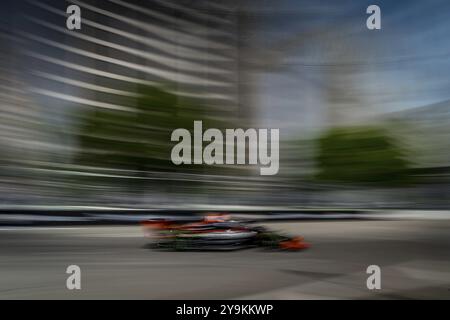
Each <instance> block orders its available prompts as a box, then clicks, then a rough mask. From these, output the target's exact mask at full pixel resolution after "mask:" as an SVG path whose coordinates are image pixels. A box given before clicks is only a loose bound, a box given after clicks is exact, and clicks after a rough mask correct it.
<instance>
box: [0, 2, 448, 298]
mask: <svg viewBox="0 0 450 320" xmlns="http://www.w3.org/2000/svg"><path fill="white" fill-rule="evenodd" d="M69 4H72V5H77V6H79V7H80V10H81V29H79V30H78V29H75V30H69V29H68V27H67V24H66V19H67V17H68V15H67V13H66V9H67V6H68V5H69ZM372 4H374V3H372V1H371V0H370V1H369V0H358V1H356V0H355V1H352V0H344V1H335V0H315V1H313V0H308V1H307V0H279V1H270V0H226V1H225V0H223V1H222V0H195V1H193V0H147V1H138V0H130V1H125V0H109V1H107V0H80V1H78V0H76V1H70V2H66V1H53V0H41V1H38V0H3V1H0V112H1V117H0V243H1V244H2V245H1V247H0V272H1V274H0V298H18V297H23V298H39V297H41V298H47V297H48V298H50V297H51V298H54V297H56V298H57V297H67V298H73V297H75V298H78V297H89V298H102V297H111V298H116V297H127V298H128V297H138V298H152V297H155V298H156V297H157V298H173V297H176V298H182V297H191V298H195V297H203V298H207V297H210V298H213V297H220V298H221V297H225V298H242V297H256V298H267V297H270V298H303V297H305V298H311V297H320V298H328V297H345V298H365V297H371V298H372V297H380V298H403V297H406V298H428V297H437V298H448V294H449V292H450V291H448V288H449V287H450V286H449V285H448V279H449V274H448V270H449V263H450V258H449V252H450V251H449V250H448V249H449V248H448V244H449V243H450V242H449V241H448V240H449V238H448V237H449V235H448V231H447V230H446V228H447V229H448V223H449V221H450V211H449V206H450V90H449V88H450V77H449V71H450V60H449V59H448V56H449V53H450V41H448V35H449V34H450V2H449V1H448V0H429V1H419V0H411V1H408V2H407V3H406V2H403V1H388V0H378V1H377V2H376V4H377V5H378V6H379V7H380V10H381V29H379V30H369V29H368V28H367V26H366V19H367V18H368V14H367V13H366V9H367V7H368V6H369V5H372ZM194 121H201V123H202V126H203V130H204V131H206V130H207V129H208V128H216V129H218V131H220V132H225V130H226V129H227V128H228V129H242V130H245V129H248V128H254V129H255V130H260V129H265V130H271V129H279V155H280V157H279V170H278V172H277V174H275V175H272V176H261V175H260V174H259V168H258V167H257V166H252V165H247V164H242V165H241V164H237V161H230V163H232V164H214V165H207V164H186V165H179V166H177V165H175V164H174V163H173V162H172V161H171V150H172V148H173V147H174V145H175V144H176V142H175V141H173V142H172V141H171V134H172V132H173V131H174V130H175V129H178V128H184V129H187V130H189V132H190V133H191V136H192V133H193V123H194ZM241 140H244V141H243V142H244V144H242V141H241V142H240V143H236V145H237V146H236V148H238V147H242V146H243V145H244V146H245V139H241ZM199 141H200V142H201V139H200V140H199ZM200 144H201V143H200ZM205 146H206V142H205V143H203V145H201V146H198V145H197V147H200V148H196V150H199V149H202V148H204V147H205ZM194 147H195V146H194ZM241 150H245V154H246V156H249V155H250V152H249V150H248V149H247V148H245V147H242V149H241ZM235 154H236V153H235ZM242 154H243V153H242ZM243 162H244V163H248V162H249V161H243ZM209 211H219V212H227V213H230V214H232V215H233V216H234V217H237V216H239V218H242V219H247V220H250V219H254V220H255V221H256V220H257V222H258V223H269V224H270V225H269V227H268V229H270V230H275V231H274V232H277V231H278V229H279V231H280V232H281V234H284V232H287V233H288V234H290V235H292V236H293V237H294V236H297V235H301V236H304V237H305V240H306V241H307V242H308V243H311V248H309V249H308V250H307V251H304V252H295V253H292V252H289V253H286V252H283V253H280V252H278V251H270V252H266V251H261V250H258V249H249V250H247V251H246V253H245V254H243V253H242V252H243V251H233V252H227V253H223V254H219V253H217V252H195V253H193V252H172V251H168V252H160V251H154V250H151V249H149V248H148V247H147V246H146V243H145V240H144V238H143V237H142V234H141V233H140V230H139V227H138V226H137V224H138V222H141V221H142V220H146V219H151V218H152V217H150V215H154V216H153V218H154V219H162V218H161V217H163V218H164V219H170V218H172V219H186V220H189V219H194V218H198V214H203V213H204V212H209ZM250 214H251V215H250ZM180 217H181V218H180ZM319 219H320V221H318V220H319ZM351 219H353V220H351ZM305 220H308V222H306V221H305ZM310 220H315V221H314V222H311V221H310ZM344 220H345V221H344ZM350 220H351V221H350ZM355 220H357V221H355ZM269 221H271V222H269ZM273 221H276V223H275V222H273ZM288 221H290V222H288ZM300 221H304V224H303V223H302V222H300ZM120 223H122V224H123V225H122V226H117V224H120ZM107 224H116V226H114V227H113V226H111V225H107ZM125 224H126V226H125ZM69 225H70V227H73V228H74V229H70V228H68V227H69ZM60 228H63V229H60ZM66 228H68V229H66ZM128 235H129V236H128ZM252 235H253V234H252ZM295 239H296V240H295ZM298 239H300V238H299V237H298V238H292V239H291V240H290V241H291V242H289V243H288V244H287V245H286V244H284V245H283V246H282V247H284V248H285V247H286V246H287V247H289V246H290V245H291V246H292V244H293V243H294V244H297V245H299V242H301V241H299V240H298ZM252 241H253V238H252ZM296 241H297V242H296ZM250 242H251V241H250ZM258 243H259V242H258ZM253 244H255V242H252V245H253ZM192 257H194V259H193V258H192ZM69 264H79V265H80V266H81V269H82V270H83V272H84V274H85V275H86V278H87V281H88V283H89V284H87V283H86V286H85V287H83V288H85V291H82V293H80V294H79V295H78V296H74V295H70V294H71V293H69V292H65V291H64V292H61V291H62V290H63V289H61V283H64V281H65V280H64V278H62V277H64V276H65V274H64V272H62V273H61V272H60V270H65V267H67V265H69ZM370 264H376V265H379V266H380V267H381V269H382V272H383V275H384V276H386V277H387V278H386V279H385V280H383V286H384V287H385V288H386V290H387V291H386V292H383V293H381V294H380V295H378V296H376V293H374V292H369V291H367V288H365V287H360V286H363V285H364V283H365V282H364V281H365V280H364V279H365V278H364V277H365V276H366V274H365V273H364V272H365V270H366V269H365V268H367V266H368V265H370ZM217 274H220V276H219V277H217V276H216V275H217ZM58 277H60V278H58ZM168 279H171V282H170V284H168V281H167V280H168ZM204 280H205V281H204ZM363 280H364V281H363ZM216 288H223V290H222V291H221V292H219V291H217V290H216ZM83 290H84V289H83ZM121 290H122V291H123V293H124V294H122V292H121ZM158 290H159V291H158ZM72 294H73V292H72ZM188 294H189V295H188Z"/></svg>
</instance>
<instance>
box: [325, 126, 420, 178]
mask: <svg viewBox="0 0 450 320" xmlns="http://www.w3.org/2000/svg"><path fill="white" fill-rule="evenodd" d="M316 160H317V166H318V173H317V175H316V178H317V179H318V180H319V181H329V182H339V183H348V184H369V185H379V186H395V185H404V184H406V183H409V182H410V181H411V180H410V175H409V165H410V164H409V161H408V160H407V159H406V151H405V150H404V149H403V148H401V147H400V146H399V145H398V144H397V143H396V141H394V139H393V138H392V137H391V136H390V135H389V134H388V133H387V132H386V130H384V129H383V128H380V127H343V128H333V129H330V130H329V131H327V132H325V133H324V134H323V135H322V136H321V137H319V139H318V153H317V158H316Z"/></svg>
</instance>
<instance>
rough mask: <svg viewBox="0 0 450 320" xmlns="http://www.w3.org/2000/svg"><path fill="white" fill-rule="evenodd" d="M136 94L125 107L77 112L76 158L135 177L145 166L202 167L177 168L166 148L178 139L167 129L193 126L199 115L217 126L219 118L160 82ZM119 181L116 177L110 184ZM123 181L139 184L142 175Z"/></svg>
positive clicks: (194, 168) (199, 167)
mask: <svg viewBox="0 0 450 320" xmlns="http://www.w3.org/2000/svg"><path fill="white" fill-rule="evenodd" d="M136 93H137V96H136V98H135V99H133V101H130V104H129V108H130V111H121V110H111V109H106V108H95V109H88V110H84V111H82V112H81V117H80V119H81V124H80V127H79V130H78V133H77V136H78V144H79V150H80V151H79V153H78V154H77V155H76V157H75V162H76V163H77V164H81V165H86V166H90V167H97V168H107V169H124V170H130V171H131V172H134V173H127V174H126V175H130V174H133V175H134V176H135V177H138V178H143V177H145V176H146V173H147V172H150V171H152V172H175V171H182V172H190V173H200V172H203V170H204V169H205V167H204V166H202V165H189V166H188V165H183V168H179V166H176V165H174V164H173V163H172V161H171V159H170V155H171V149H172V147H173V146H174V145H175V144H176V143H177V142H172V141H171V134H172V131H173V130H174V129H176V128H186V129H187V130H190V131H192V130H193V124H194V120H202V121H203V126H204V128H207V127H217V128H221V127H222V123H223V121H220V120H212V119H211V118H212V117H211V111H209V112H208V110H207V108H206V107H205V106H202V105H200V104H197V103H194V102H193V101H190V100H187V99H180V97H178V96H177V95H176V94H173V93H171V92H169V91H168V90H164V89H161V88H159V87H153V86H140V87H139V88H138V89H137V90H136ZM124 175H125V174H124ZM94 179H95V180H96V182H98V181H100V180H101V178H99V177H97V178H95V177H94ZM110 180H111V179H110ZM120 181H121V180H120V179H119V180H118V179H115V180H114V183H115V184H117V183H119V182H120ZM90 182H92V179H91V181H90ZM122 182H124V183H125V184H126V185H128V186H130V187H131V188H132V189H139V188H142V184H143V183H145V179H137V180H128V181H124V180H123V179H122ZM161 182H162V181H159V183H161Z"/></svg>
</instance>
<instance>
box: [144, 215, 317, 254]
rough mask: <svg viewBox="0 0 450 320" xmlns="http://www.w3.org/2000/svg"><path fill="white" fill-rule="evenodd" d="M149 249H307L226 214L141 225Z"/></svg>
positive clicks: (293, 239) (301, 243)
mask: <svg viewBox="0 0 450 320" xmlns="http://www.w3.org/2000/svg"><path fill="white" fill-rule="evenodd" d="M141 224H142V227H143V229H144V235H145V236H146V237H148V238H149V239H151V240H152V243H151V247H152V248H159V249H172V250H237V249H244V248H250V247H265V248H272V249H282V250H301V249H306V248H308V247H309V244H308V243H306V242H304V239H303V238H302V237H300V236H297V237H289V236H286V235H282V234H278V233H275V232H273V231H269V230H268V229H266V228H265V227H262V226H253V225H251V223H250V222H248V221H247V222H245V221H238V220H232V219H231V218H230V217H229V216H228V215H225V214H208V215H206V216H204V218H203V219H201V220H200V221H196V222H180V221H175V220H170V219H152V220H146V221H143V222H142V223H141Z"/></svg>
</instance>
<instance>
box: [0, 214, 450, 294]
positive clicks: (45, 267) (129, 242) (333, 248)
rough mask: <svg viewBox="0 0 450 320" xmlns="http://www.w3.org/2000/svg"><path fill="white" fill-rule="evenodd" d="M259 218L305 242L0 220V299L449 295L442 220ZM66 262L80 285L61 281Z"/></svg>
mask: <svg viewBox="0 0 450 320" xmlns="http://www.w3.org/2000/svg"><path fill="white" fill-rule="evenodd" d="M265 225H266V226H268V227H270V228H272V229H274V230H279V231H283V232H287V233H290V234H300V235H302V236H304V237H305V239H306V240H307V241H308V242H310V243H311V245H312V246H311V248H310V249H308V250H306V251H301V252H279V251H267V250H264V249H249V250H240V251H233V252H172V251H155V250H152V249H149V248H148V246H147V243H148V241H147V239H145V238H143V236H142V232H141V230H140V228H139V227H138V226H79V227H77V226H72V227H0V243H1V244H0V299H450V232H449V230H450V221H448V220H423V219H422V220H411V221H410V220H394V221H389V220H383V221H380V220H376V221H366V220H364V221H358V220H343V221H310V222H279V223H266V224H265ZM69 265H78V266H79V267H80V268H81V290H68V289H67V288H66V279H67V277H68V276H69V275H68V274H66V269H67V267H68V266H69ZM369 265H378V266H379V267H380V268H381V289H379V290H377V289H375V290H369V289H368V288H367V286H366V280H367V278H368V277H369V274H367V273H366V269H367V267H368V266H369Z"/></svg>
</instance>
